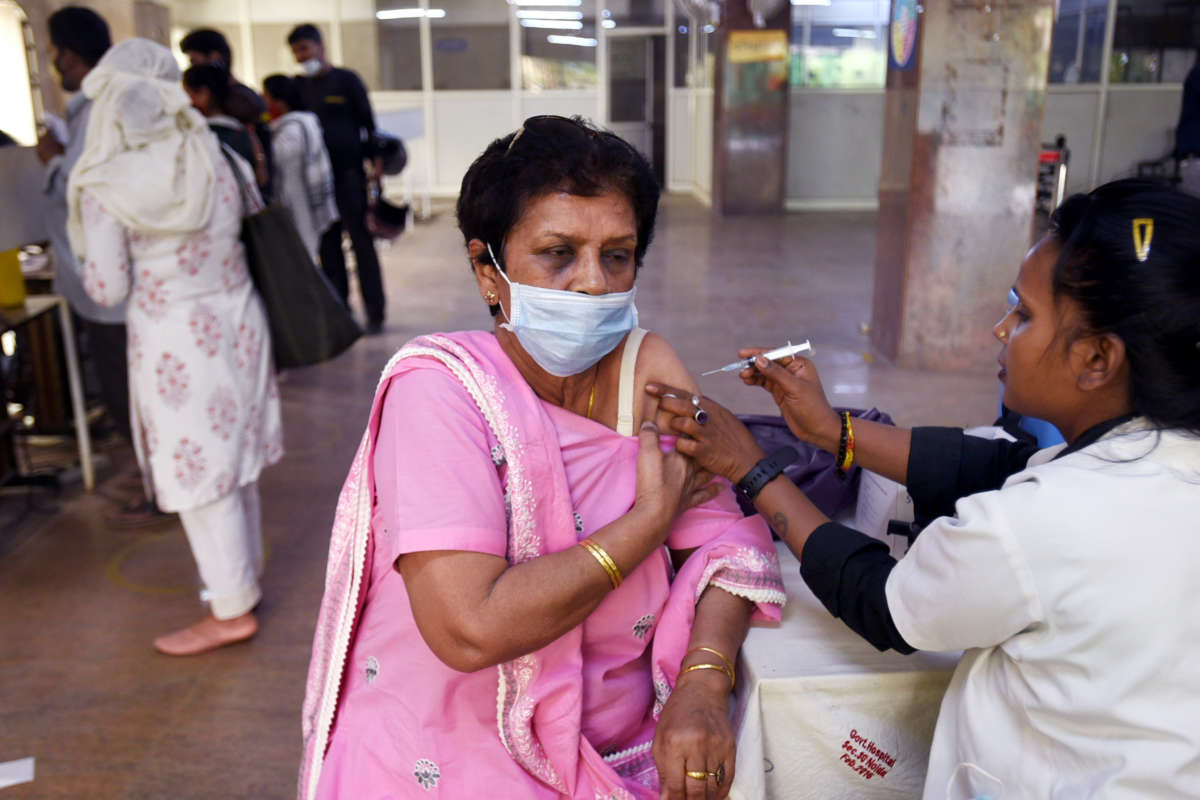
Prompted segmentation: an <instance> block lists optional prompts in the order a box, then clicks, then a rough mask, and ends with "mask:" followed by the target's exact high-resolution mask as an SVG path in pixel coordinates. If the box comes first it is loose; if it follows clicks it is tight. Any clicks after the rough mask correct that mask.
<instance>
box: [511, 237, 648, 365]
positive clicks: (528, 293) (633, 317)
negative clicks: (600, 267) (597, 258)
mask: <svg viewBox="0 0 1200 800" xmlns="http://www.w3.org/2000/svg"><path fill="white" fill-rule="evenodd" d="M487 249H488V254H489V255H491V257H492V263H493V264H494V265H495V266H496V271H497V272H499V273H500V275H501V277H503V278H504V281H505V283H507V284H508V288H509V297H510V298H511V301H510V304H511V305H512V315H511V316H509V314H508V313H507V312H505V313H504V318H505V319H506V320H508V321H507V322H504V323H501V325H500V327H502V328H505V329H507V330H510V331H512V332H513V333H514V334H516V336H517V341H519V342H520V343H521V347H523V348H525V352H526V353H528V354H529V355H530V357H531V358H533V360H534V361H536V362H537V363H538V366H540V367H541V368H542V369H544V370H546V372H549V373H550V374H551V375H554V376H555V377H559V378H565V377H567V376H569V375H578V374H579V373H581V372H583V371H584V370H586V369H588V368H589V367H591V366H593V365H594V364H595V363H596V362H597V361H599V360H600V359H602V358H604V357H605V356H606V355H608V354H609V353H611V352H612V351H613V350H614V349H615V348H616V346H617V345H618V344H620V343H621V340H622V339H624V338H625V334H627V333H629V332H630V331H631V330H633V329H634V327H636V326H637V322H638V313H637V306H636V305H634V302H633V301H634V296H635V295H636V293H637V288H636V287H635V288H633V289H630V290H629V291H628V292H613V293H610V294H600V295H589V294H582V293H580V292H567V291H563V290H561V289H543V288H541V287H539V286H528V285H526V284H523V283H517V282H515V281H511V280H509V279H508V276H507V275H505V274H504V271H503V270H501V269H500V262H499V261H498V260H497V259H496V255H495V254H494V253H492V246H491V245H488V246H487ZM500 310H501V312H504V306H501V307H500Z"/></svg>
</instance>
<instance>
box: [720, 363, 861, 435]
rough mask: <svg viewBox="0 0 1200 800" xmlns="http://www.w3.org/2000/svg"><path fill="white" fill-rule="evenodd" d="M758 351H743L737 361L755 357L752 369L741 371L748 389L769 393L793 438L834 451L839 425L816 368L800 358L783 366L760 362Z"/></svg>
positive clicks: (840, 428) (839, 433)
mask: <svg viewBox="0 0 1200 800" xmlns="http://www.w3.org/2000/svg"><path fill="white" fill-rule="evenodd" d="M763 352H765V350H764V348H761V347H745V348H742V349H741V350H739V351H738V357H739V358H750V357H752V356H753V357H754V365H753V366H751V367H748V368H746V369H744V370H742V371H741V373H740V377H741V379H742V382H743V383H745V384H746V385H747V386H761V387H763V388H764V389H766V390H767V391H768V392H770V393H771V397H772V398H774V400H775V405H777V406H779V411H780V413H781V414H782V415H783V419H784V421H785V422H786V423H787V426H788V428H789V429H790V430H791V432H792V433H794V434H796V437H797V438H799V439H801V440H802V441H805V442H808V443H810V444H815V445H816V446H817V447H820V448H821V449H823V450H830V447H832V448H833V450H832V451H833V452H836V451H837V446H838V440H839V438H840V437H841V430H842V423H841V420H840V419H839V418H838V415H837V412H836V411H834V410H833V407H832V406H831V405H829V401H828V400H827V399H826V398H825V389H824V388H823V387H822V386H821V378H820V376H819V375H818V374H817V367H816V365H814V364H813V362H811V361H809V360H808V359H807V358H804V357H803V356H789V357H788V358H787V359H784V360H786V361H787V363H786V364H782V365H780V364H778V363H776V362H774V361H768V360H767V359H765V358H761V357H760V356H761V354H762V353H763Z"/></svg>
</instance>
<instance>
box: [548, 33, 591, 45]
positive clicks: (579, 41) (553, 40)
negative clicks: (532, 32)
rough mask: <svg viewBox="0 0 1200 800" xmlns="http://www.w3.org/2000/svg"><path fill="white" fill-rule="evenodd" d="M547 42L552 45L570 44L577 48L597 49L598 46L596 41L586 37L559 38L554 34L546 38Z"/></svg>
mask: <svg viewBox="0 0 1200 800" xmlns="http://www.w3.org/2000/svg"><path fill="white" fill-rule="evenodd" d="M546 41H547V42H549V43H550V44H570V45H574V46H576V47H595V46H596V44H597V42H596V40H595V39H591V38H588V37H586V36H559V35H557V34H553V33H552V34H550V35H549V36H547V37H546Z"/></svg>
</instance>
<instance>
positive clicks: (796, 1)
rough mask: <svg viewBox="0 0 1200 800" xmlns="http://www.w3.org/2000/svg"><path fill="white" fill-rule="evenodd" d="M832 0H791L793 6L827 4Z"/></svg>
mask: <svg viewBox="0 0 1200 800" xmlns="http://www.w3.org/2000/svg"><path fill="white" fill-rule="evenodd" d="M831 2H832V0H792V5H794V6H827V5H829V4H830V3H831Z"/></svg>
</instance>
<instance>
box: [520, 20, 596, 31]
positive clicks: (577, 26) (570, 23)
mask: <svg viewBox="0 0 1200 800" xmlns="http://www.w3.org/2000/svg"><path fill="white" fill-rule="evenodd" d="M521 27H522V28H551V29H552V30H558V31H577V30H581V29H582V28H583V23H582V22H580V21H578V20H565V19H564V20H558V19H523V20H521Z"/></svg>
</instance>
